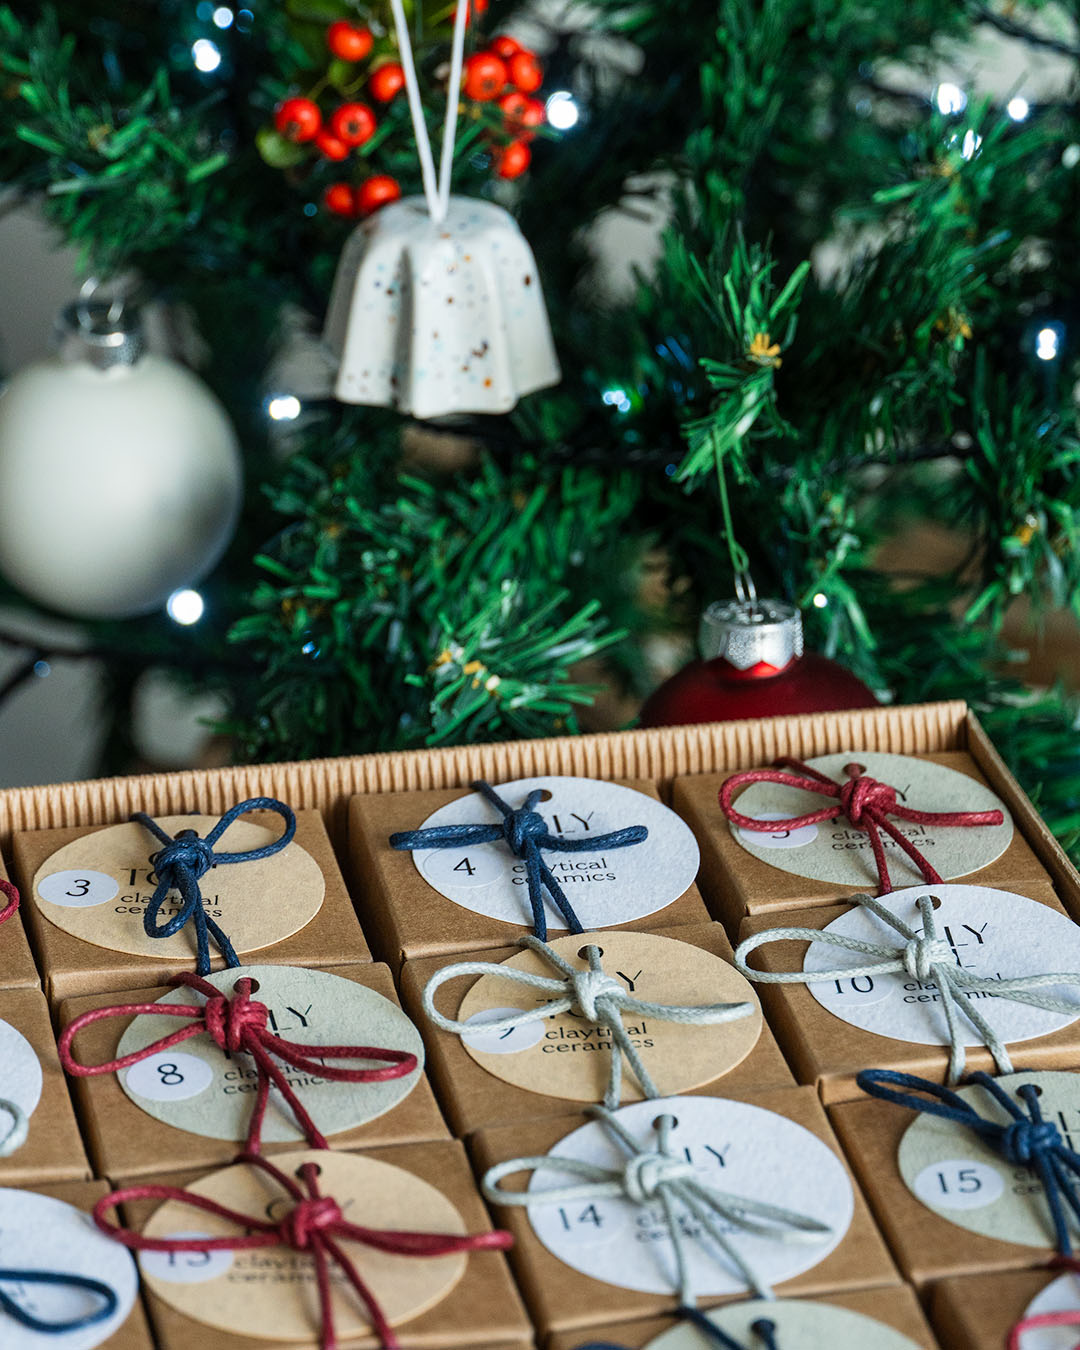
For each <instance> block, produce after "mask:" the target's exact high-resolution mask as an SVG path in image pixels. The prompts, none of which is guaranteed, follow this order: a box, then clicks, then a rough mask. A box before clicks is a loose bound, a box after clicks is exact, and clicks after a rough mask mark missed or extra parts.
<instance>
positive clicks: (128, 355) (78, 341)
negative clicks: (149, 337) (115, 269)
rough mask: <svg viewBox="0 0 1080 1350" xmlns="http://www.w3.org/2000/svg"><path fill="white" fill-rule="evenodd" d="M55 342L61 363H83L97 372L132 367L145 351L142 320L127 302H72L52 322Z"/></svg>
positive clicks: (105, 300)
mask: <svg viewBox="0 0 1080 1350" xmlns="http://www.w3.org/2000/svg"><path fill="white" fill-rule="evenodd" d="M55 343H56V350H57V354H58V355H59V356H60V359H61V360H63V361H86V362H88V363H89V364H90V365H92V366H94V367H96V368H97V369H98V370H111V369H112V368H113V367H114V366H133V365H134V364H135V363H136V361H138V359H139V357H140V356H142V354H143V352H144V351H145V350H146V340H145V337H144V335H143V326H142V317H141V315H140V313H139V310H138V309H137V308H136V307H135V306H133V305H132V304H131V302H130V301H127V300H118V299H112V300H110V299H102V300H76V301H74V302H73V303H72V304H70V305H65V307H64V308H63V309H62V310H61V312H60V315H59V317H58V318H57V321H56V331H55Z"/></svg>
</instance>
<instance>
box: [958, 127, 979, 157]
mask: <svg viewBox="0 0 1080 1350" xmlns="http://www.w3.org/2000/svg"><path fill="white" fill-rule="evenodd" d="M980 145H982V137H981V136H976V134H975V133H974V131H972V130H971V129H970V127H969V128H968V130H967V131H965V132H964V143H963V144H962V145H961V147H960V154H961V155H962V156H963V158H964V159H971V158H973V157H974V155H975V153H976V152H977V151H978V149H979V146H980Z"/></svg>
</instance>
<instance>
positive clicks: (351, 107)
mask: <svg viewBox="0 0 1080 1350" xmlns="http://www.w3.org/2000/svg"><path fill="white" fill-rule="evenodd" d="M330 130H331V132H332V133H333V134H334V135H335V136H336V137H337V138H338V140H339V141H344V142H345V144H346V145H347V146H355V145H363V144H364V142H365V141H370V140H371V138H372V136H374V135H375V114H374V113H373V112H372V111H371V109H370V108H369V107H368V105H367V104H366V103H343V104H342V105H341V107H340V108H338V109H337V111H336V112H335V113H334V115H333V117H331V119H330Z"/></svg>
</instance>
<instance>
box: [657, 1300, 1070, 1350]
mask: <svg viewBox="0 0 1080 1350" xmlns="http://www.w3.org/2000/svg"><path fill="white" fill-rule="evenodd" d="M705 1316H706V1317H707V1318H708V1319H709V1321H710V1322H711V1323H712V1324H713V1326H714V1327H719V1328H720V1330H721V1331H723V1332H726V1333H727V1335H728V1336H732V1337H734V1338H735V1339H736V1340H737V1341H738V1342H739V1343H740V1344H741V1345H745V1346H746V1347H747V1350H750V1347H751V1346H757V1345H759V1344H760V1341H759V1340H758V1339H757V1337H756V1336H755V1334H754V1332H753V1331H751V1327H752V1326H753V1325H754V1323H755V1322H760V1321H769V1322H772V1324H773V1326H774V1327H775V1328H776V1336H777V1341H778V1343H779V1344H780V1345H784V1346H786V1345H787V1344H788V1342H789V1341H790V1342H791V1343H792V1344H793V1346H795V1347H797V1346H806V1347H808V1350H809V1347H811V1346H813V1347H818V1350H824V1347H826V1346H827V1347H828V1350H919V1347H918V1345H917V1344H916V1343H915V1342H914V1341H912V1340H909V1339H908V1338H907V1337H906V1336H902V1335H901V1334H900V1332H899V1331H897V1330H896V1328H895V1327H890V1326H887V1325H886V1324H885V1323H884V1322H877V1321H875V1320H874V1319H873V1318H872V1317H864V1316H863V1315H862V1313H856V1312H850V1311H849V1310H848V1309H847V1308H836V1307H833V1306H832V1304H829V1303H807V1302H804V1301H803V1300H801V1299H795V1298H782V1299H767V1300H766V1299H755V1300H754V1302H752V1303H729V1304H728V1305H727V1307H725V1308H711V1309H710V1310H709V1311H708V1312H707V1313H706V1314H705ZM704 1344H705V1341H704V1338H703V1337H702V1334H701V1332H700V1331H697V1330H695V1328H694V1327H692V1326H689V1325H688V1324H687V1323H685V1322H682V1323H680V1324H679V1325H678V1326H675V1327H672V1328H671V1330H670V1331H665V1332H664V1333H663V1334H662V1335H660V1336H657V1337H656V1339H655V1340H652V1341H650V1342H649V1343H648V1345H647V1346H646V1347H645V1350H703V1347H704ZM1069 1350H1071V1347H1069Z"/></svg>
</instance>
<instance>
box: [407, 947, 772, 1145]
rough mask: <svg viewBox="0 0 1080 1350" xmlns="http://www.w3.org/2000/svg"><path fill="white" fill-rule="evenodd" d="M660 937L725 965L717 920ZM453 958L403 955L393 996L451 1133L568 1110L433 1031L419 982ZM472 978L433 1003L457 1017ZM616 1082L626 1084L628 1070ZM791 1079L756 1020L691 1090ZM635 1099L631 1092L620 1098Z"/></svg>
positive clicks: (574, 1104)
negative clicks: (750, 1038)
mask: <svg viewBox="0 0 1080 1350" xmlns="http://www.w3.org/2000/svg"><path fill="white" fill-rule="evenodd" d="M656 932H657V935H658V936H660V937H668V938H673V939H675V940H677V941H680V942H689V943H692V944H693V945H694V946H695V947H700V948H703V949H704V950H705V951H708V952H712V953H713V955H715V956H719V957H720V958H721V959H722V960H724V961H727V962H729V963H730V961H731V944H730V943H729V942H728V940H727V938H726V936H725V935H724V930H723V928H721V927H720V925H719V924H717V923H708V924H700V925H696V924H695V925H687V926H685V927H682V928H666V929H657V930H656ZM516 950H519V949H515V948H507V947H502V948H499V949H497V950H495V951H482V952H471V953H470V954H469V959H470V960H471V961H472V960H476V961H489V962H491V964H492V965H497V964H498V963H499V962H501V961H504V960H506V959H507V958H508V957H510V956H513V955H514V954H515V951H516ZM458 959H459V958H458V956H457V954H455V955H453V956H435V957H429V958H428V959H426V960H422V961H406V963H405V965H404V966H403V967H402V969H401V998H402V1002H403V1004H404V1005H405V1009H406V1011H407V1012H408V1014H409V1016H410V1017H411V1018H412V1020H413V1021H414V1022H415V1023H416V1025H417V1026H418V1027H419V1028H420V1031H421V1033H422V1034H423V1036H424V1041H425V1044H426V1045H427V1052H428V1072H429V1073H430V1075H431V1079H432V1082H433V1083H434V1085H435V1091H436V1094H437V1095H438V1098H439V1100H440V1101H441V1102H442V1104H443V1108H444V1110H445V1111H446V1115H447V1119H448V1120H449V1121H450V1124H451V1126H452V1128H453V1131H454V1133H455V1135H457V1136H459V1137H464V1136H465V1135H467V1134H471V1133H472V1132H473V1131H474V1130H478V1129H480V1128H481V1127H484V1126H489V1125H510V1124H515V1123H517V1124H526V1123H528V1122H529V1121H532V1120H536V1119H538V1118H542V1117H545V1116H568V1115H571V1116H576V1115H578V1114H579V1113H580V1111H581V1106H582V1103H581V1102H578V1101H573V1100H570V1099H568V1098H562V1097H549V1096H547V1095H545V1094H541V1093H538V1092H530V1091H528V1090H527V1089H525V1088H522V1087H517V1086H515V1085H514V1084H512V1083H506V1082H504V1081H503V1080H502V1079H501V1078H496V1077H495V1076H494V1074H490V1073H488V1072H487V1070H486V1069H484V1068H483V1066H482V1065H480V1064H478V1063H477V1062H476V1060H475V1059H473V1057H472V1056H471V1055H470V1054H469V1052H468V1051H467V1050H466V1049H465V1046H464V1045H463V1044H462V1041H461V1037H460V1036H457V1035H455V1034H454V1033H452V1032H447V1031H441V1030H440V1029H439V1028H438V1027H437V1026H435V1025H433V1023H432V1022H431V1021H430V1020H429V1019H428V1017H427V1016H426V1015H425V1013H424V1009H423V993H424V987H425V986H426V984H427V982H428V980H429V979H430V978H431V977H432V975H434V974H435V972H436V971H438V970H441V969H442V968H443V967H444V966H448V965H452V964H454V962H456V961H457V960H458ZM478 978H480V977H478V976H475V975H473V976H470V975H462V976H459V977H458V978H456V979H453V980H450V981H448V982H447V984H446V985H445V986H443V988H442V989H440V990H439V993H438V995H437V999H436V1003H437V1006H438V1007H439V1008H441V1009H442V1010H443V1011H444V1012H445V1013H446V1014H447V1016H450V1017H457V1015H458V1009H459V1008H460V1006H461V1001H462V999H463V998H464V997H465V994H466V992H467V990H468V989H470V988H471V987H472V985H473V984H475V983H476V980H477V979H478ZM713 998H714V995H712V994H711V993H710V991H709V990H707V989H703V990H702V991H701V997H700V1001H701V1002H702V1003H706V1002H710V1001H712V1000H713ZM624 1081H628V1082H629V1083H630V1084H632V1083H633V1079H632V1077H630V1075H629V1073H628V1072H627V1073H625V1074H624ZM794 1083H795V1079H794V1078H793V1077H792V1074H791V1070H790V1069H789V1068H788V1066H787V1064H786V1063H785V1062H784V1057H783V1055H782V1054H781V1053H780V1050H779V1047H778V1046H777V1044H776V1041H775V1039H774V1038H773V1034H772V1032H771V1031H770V1030H769V1027H768V1025H767V1024H766V1023H765V1022H762V1025H761V1034H760V1035H759V1037H758V1040H757V1044H756V1045H755V1046H754V1048H753V1049H752V1050H751V1052H750V1053H749V1054H748V1055H747V1056H746V1058H745V1059H744V1060H742V1061H741V1062H740V1063H739V1064H737V1065H736V1066H735V1067H734V1068H733V1069H732V1070H731V1071H730V1072H729V1073H727V1074H725V1075H724V1076H723V1077H721V1078H716V1079H713V1081H712V1082H711V1083H708V1084H706V1085H705V1086H704V1087H700V1088H695V1089H693V1094H694V1095H700V1096H706V1097H710V1096H712V1097H715V1096H721V1095H726V1094H734V1095H736V1096H737V1095H738V1094H739V1093H740V1092H755V1091H758V1090H759V1089H763V1088H775V1087H791V1086H794ZM658 1087H660V1089H661V1091H662V1090H663V1084H662V1083H658ZM627 1100H638V1096H637V1095H635V1096H630V1097H627Z"/></svg>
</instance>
